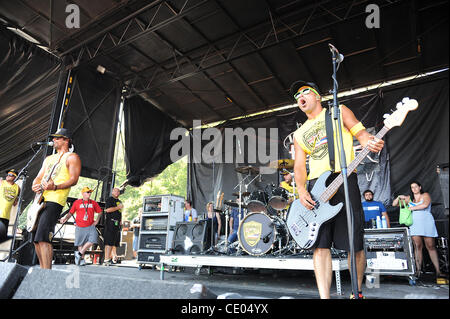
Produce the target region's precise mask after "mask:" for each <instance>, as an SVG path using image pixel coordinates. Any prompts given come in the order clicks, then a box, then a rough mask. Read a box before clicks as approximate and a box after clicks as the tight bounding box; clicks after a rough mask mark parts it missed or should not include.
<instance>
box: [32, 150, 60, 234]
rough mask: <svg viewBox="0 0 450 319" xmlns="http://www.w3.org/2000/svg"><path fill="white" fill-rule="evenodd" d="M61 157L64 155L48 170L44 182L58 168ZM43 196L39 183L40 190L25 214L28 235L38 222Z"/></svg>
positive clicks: (42, 205) (43, 205)
mask: <svg viewBox="0 0 450 319" xmlns="http://www.w3.org/2000/svg"><path fill="white" fill-rule="evenodd" d="M63 155H64V153H62V154H61V156H60V157H59V159H58V161H57V162H56V163H55V164H54V165H53V166H52V169H51V170H50V173H49V174H48V177H47V179H46V182H48V181H49V180H50V178H51V177H52V174H53V171H54V170H55V168H56V166H58V164H59V162H60V161H61V158H62V157H63ZM43 194H44V190H43V189H42V183H41V190H40V191H39V192H38V193H36V195H35V196H34V199H33V203H32V204H31V206H30V208H29V209H28V213H27V231H28V232H29V233H30V232H33V231H35V230H36V227H37V224H38V220H39V215H40V213H41V212H42V210H43V209H44V207H45V203H44V196H43Z"/></svg>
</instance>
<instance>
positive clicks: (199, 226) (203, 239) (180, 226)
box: [172, 220, 211, 255]
mask: <svg viewBox="0 0 450 319" xmlns="http://www.w3.org/2000/svg"><path fill="white" fill-rule="evenodd" d="M208 228H209V227H208V223H207V221H206V220H202V221H198V222H178V223H177V224H176V226H175V234H174V236H173V244H172V250H173V253H174V254H177V255H197V254H199V253H201V252H203V251H205V250H206V249H208V248H209V247H210V246H211V239H210V238H209V237H210V236H208V234H209V231H208Z"/></svg>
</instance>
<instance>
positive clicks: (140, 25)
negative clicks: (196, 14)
mask: <svg viewBox="0 0 450 319" xmlns="http://www.w3.org/2000/svg"><path fill="white" fill-rule="evenodd" d="M191 2H192V1H190V0H186V1H185V2H184V3H183V5H182V7H181V9H179V10H178V11H177V10H175V9H174V8H172V7H171V5H170V3H169V2H167V1H153V2H152V3H150V4H148V5H146V6H144V7H142V8H141V9H139V10H137V11H135V12H133V13H131V14H130V15H128V16H127V17H125V18H123V19H121V20H120V21H118V22H116V23H114V24H113V25H111V26H109V27H108V28H106V29H105V30H103V31H102V32H100V33H98V34H96V35H93V36H91V37H89V38H88V39H86V40H84V41H83V42H81V43H80V44H78V45H76V46H74V47H73V48H71V49H69V50H67V51H65V52H63V53H62V55H63V56H65V55H68V56H70V57H71V59H72V62H73V63H72V66H73V67H77V66H78V67H80V66H83V65H86V64H89V63H92V62H93V61H94V60H95V59H97V58H99V57H102V56H108V57H109V58H112V57H113V56H114V55H113V53H114V52H115V51H116V50H118V49H119V48H123V47H125V46H129V47H131V48H132V49H134V50H135V51H136V48H135V47H134V46H133V42H134V41H136V40H138V39H140V38H142V37H143V36H145V35H147V34H152V35H154V36H156V37H157V38H158V39H159V40H161V41H162V43H164V44H165V45H166V46H167V47H168V48H169V49H171V50H172V52H173V54H172V55H173V56H172V57H170V58H168V59H167V60H165V61H163V62H159V63H158V62H156V61H154V60H153V59H152V58H151V57H148V56H146V58H147V59H148V61H149V62H150V63H149V66H148V67H146V68H144V69H142V70H140V71H135V70H132V69H131V68H130V67H128V66H125V65H124V64H123V63H120V62H119V60H120V59H119V58H117V56H116V57H115V58H112V59H113V60H114V61H115V63H119V64H121V65H122V66H123V67H125V68H126V69H127V70H128V71H129V72H130V73H131V74H130V75H129V76H127V77H125V78H122V79H123V81H124V82H126V83H127V85H128V89H129V90H128V92H129V96H133V95H137V94H141V93H144V92H150V91H152V90H155V89H158V88H159V87H161V86H163V85H166V84H169V83H176V82H178V83H180V84H181V85H182V86H184V87H186V86H185V85H184V84H183V83H182V81H183V80H184V79H187V78H190V77H192V76H195V75H197V74H202V75H203V76H204V77H206V78H207V79H208V80H210V81H211V82H212V83H213V84H214V85H215V86H216V87H217V88H218V90H219V91H220V92H222V93H223V94H224V96H225V97H226V99H228V100H229V101H230V102H231V101H233V98H232V96H231V95H232V94H231V93H230V92H227V91H226V90H225V89H224V88H222V87H221V86H220V85H219V84H218V82H217V81H215V80H214V77H213V76H211V75H208V74H207V72H206V71H207V70H210V69H212V68H214V67H217V66H220V65H224V64H226V65H229V66H230V67H231V71H232V72H234V74H236V75H237V77H238V79H239V81H241V82H242V83H243V84H245V87H246V88H247V90H248V91H249V93H250V94H251V95H252V96H253V97H254V98H255V99H256V100H257V101H258V103H259V104H261V105H266V104H267V103H266V101H264V100H263V98H262V97H261V96H259V95H258V93H257V92H256V91H255V90H254V89H253V88H252V87H251V85H250V84H249V83H248V82H247V81H246V80H245V79H244V77H243V76H242V74H240V73H239V71H238V70H237V69H236V68H235V67H234V66H233V64H232V62H233V61H235V60H237V59H239V58H243V57H245V56H248V55H251V54H256V55H257V56H258V57H259V58H260V59H261V60H262V61H263V63H264V65H266V67H267V69H268V71H269V72H270V74H271V76H270V78H274V79H275V80H276V81H277V82H278V83H279V84H280V86H282V87H284V86H285V84H284V83H283V82H282V81H281V79H280V78H279V77H277V75H276V73H275V72H274V71H273V68H272V67H271V66H270V64H269V63H268V61H267V60H266V59H264V56H263V55H262V54H261V51H262V50H265V49H267V48H270V47H272V46H276V45H279V44H280V43H283V42H287V41H291V42H292V41H293V40H294V39H296V38H299V37H301V36H303V35H305V34H307V33H311V32H315V31H318V30H321V29H326V28H330V27H331V26H333V25H335V24H337V23H341V22H343V21H345V20H349V19H353V18H355V17H357V16H361V15H365V14H366V13H365V12H364V11H362V12H361V11H360V10H359V11H358V12H356V13H353V14H351V13H352V9H353V8H354V6H355V5H358V4H361V3H364V2H365V1H362V2H358V3H355V2H356V1H355V0H352V1H345V2H344V1H343V2H340V3H339V4H338V5H336V6H334V7H333V8H332V9H330V8H328V7H329V3H330V2H331V1H330V0H326V1H319V2H314V3H312V4H310V5H307V6H303V7H301V8H299V9H297V10H293V11H290V12H288V13H285V14H283V15H277V14H276V13H275V9H272V8H270V9H269V10H268V13H267V20H266V21H263V22H261V23H258V24H256V25H254V26H251V27H249V28H246V29H243V28H241V27H240V26H239V25H238V24H237V23H236V21H235V20H234V19H233V17H232V16H231V15H230V14H229V13H228V12H226V10H225V9H224V8H223V7H222V5H221V4H220V3H219V2H218V1H217V0H203V1H198V2H197V3H195V4H192V3H191ZM206 3H214V4H215V6H216V8H217V10H218V11H220V12H222V13H223V14H225V15H226V16H227V17H228V18H229V19H230V20H231V21H232V22H233V24H234V26H235V27H236V28H237V29H238V31H237V32H235V33H234V34H231V35H227V36H225V37H223V38H221V39H218V40H216V41H214V42H212V41H210V40H208V39H207V37H206V36H204V35H203V34H202V33H201V31H200V30H199V29H197V28H196V27H195V26H194V23H193V22H192V21H191V22H190V21H188V20H187V17H186V15H187V14H189V13H190V12H192V11H193V10H195V9H197V8H199V7H200V6H203V5H205V4H206ZM333 3H334V2H333ZM395 3H397V2H396V1H389V2H386V3H383V4H382V5H380V8H384V7H387V6H391V5H393V4H395ZM162 6H166V7H167V8H169V9H170V11H171V12H172V13H173V15H172V16H171V17H169V18H166V19H163V20H161V19H160V18H159V17H160V15H161V14H160V9H161V8H162ZM150 10H152V15H151V17H150V18H149V20H148V21H143V19H142V18H140V17H137V16H138V15H139V14H142V13H144V12H148V11H150ZM353 11H354V10H353ZM337 12H345V15H343V16H339V15H338V14H337ZM341 15H342V13H341ZM323 18H327V19H328V20H329V23H326V24H321V25H320V26H319V27H316V28H311V27H310V24H311V22H312V21H314V20H315V19H323ZM287 20H289V21H291V22H290V23H288V22H286V21H287ZM155 21H160V22H158V23H155ZM175 21H184V22H185V23H188V24H190V26H191V27H192V28H193V30H194V31H195V32H196V33H197V34H199V35H200V36H201V37H202V38H203V39H204V40H205V43H206V44H205V45H202V46H201V47H198V48H195V49H192V50H190V51H188V52H181V50H180V49H179V48H176V47H175V46H174V45H173V44H172V43H170V42H169V41H168V40H167V39H164V37H162V36H161V35H160V34H158V30H160V29H161V28H163V27H165V26H167V25H169V24H170V23H173V22H175ZM292 21H295V22H292ZM118 29H121V30H123V31H121V32H120V33H118ZM130 30H134V31H133V32H130ZM136 30H137V31H136ZM255 34H257V35H255ZM330 39H332V37H328V38H326V39H323V41H327V40H330ZM323 41H322V40H320V41H316V42H314V43H310V44H306V45H303V46H301V47H299V48H296V49H297V51H299V50H301V49H303V48H306V47H308V46H311V45H314V44H317V43H320V42H323ZM292 43H293V42H292ZM138 53H140V54H142V55H145V54H144V53H143V52H138ZM217 57H219V59H216V60H215V61H214V62H212V58H217ZM299 57H300V59H301V56H300V55H299ZM187 66H189V67H187ZM186 70H189V71H186ZM309 72H310V71H309ZM310 73H311V72H310ZM193 94H194V96H196V97H197V98H199V99H200V100H201V98H200V96H199V95H198V94H197V95H196V94H195V93H193ZM203 102H204V103H205V104H206V105H207V107H208V108H210V109H211V110H213V108H212V107H211V106H210V105H208V104H207V103H206V102H205V101H203ZM237 107H238V108H239V109H240V111H241V112H245V111H246V110H245V109H244V108H243V107H242V106H239V105H237ZM214 112H215V113H216V115H217V116H220V113H218V112H217V111H214Z"/></svg>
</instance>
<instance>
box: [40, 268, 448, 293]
mask: <svg viewBox="0 0 450 319" xmlns="http://www.w3.org/2000/svg"><path fill="white" fill-rule="evenodd" d="M35 267H36V266H35ZM73 267H74V265H54V266H53V270H54V271H67V270H70V269H73ZM79 270H80V273H81V274H83V273H86V274H93V275H98V276H107V277H108V278H110V280H111V281H114V278H122V279H123V278H127V279H129V280H131V281H133V280H138V281H142V280H144V281H145V280H148V281H155V280H160V270H159V267H157V266H154V267H152V268H150V267H148V268H144V269H139V265H138V264H137V263H136V261H135V260H133V261H123V262H122V264H118V265H115V266H109V267H105V266H99V265H89V264H88V265H87V266H84V267H79ZM195 270H196V269H195V268H184V269H181V271H180V270H179V269H176V270H174V269H171V271H169V270H167V269H166V270H165V273H164V282H167V283H170V282H176V283H186V284H192V285H194V284H203V285H204V286H206V287H207V288H208V289H209V290H210V291H211V292H213V293H214V294H216V295H222V294H229V293H235V294H238V295H240V296H242V298H249V297H252V298H270V299H278V298H281V297H288V298H294V299H318V297H319V295H318V292H317V289H316V283H315V278H314V273H313V271H312V270H279V271H274V270H269V269H258V270H256V269H255V270H252V269H245V270H243V269H233V268H218V267H215V268H214V269H213V272H212V274H209V273H208V271H207V269H202V271H200V273H199V274H198V273H197V272H196V271H195ZM341 285H342V295H338V294H337V293H336V283H335V280H334V278H333V283H332V287H331V298H332V299H348V297H349V294H350V292H351V283H350V275H349V272H348V271H341ZM363 292H364V295H365V296H366V298H367V299H449V290H448V285H437V284H436V283H435V281H434V275H433V274H425V275H424V276H423V277H421V279H420V280H418V281H417V282H416V285H415V286H413V285H410V283H409V280H408V277H407V276H386V275H383V276H381V277H380V281H379V285H378V287H372V288H368V287H367V286H366V285H364V288H363ZM108 298H114V296H111V295H110V296H109V297H108Z"/></svg>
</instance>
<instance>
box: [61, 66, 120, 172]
mask: <svg viewBox="0 0 450 319" xmlns="http://www.w3.org/2000/svg"><path fill="white" fill-rule="evenodd" d="M71 75H72V76H73V85H72V89H71V90H72V92H71V94H70V95H69V96H70V98H69V103H68V107H67V110H66V111H65V112H64V116H63V118H62V124H63V126H64V127H66V128H68V129H70V130H71V132H72V134H73V144H74V146H75V149H74V152H76V153H77V154H78V155H79V156H80V159H81V163H82V171H81V176H84V177H89V178H92V179H98V180H108V177H109V176H110V175H111V171H112V169H113V156H114V149H115V142H116V140H115V136H116V130H117V125H116V123H117V117H118V114H119V110H120V94H121V86H120V82H118V81H116V80H114V79H113V78H111V77H109V76H108V75H106V74H101V73H99V72H97V71H96V70H94V69H91V68H84V69H82V70H78V71H76V72H75V73H73V74H71Z"/></svg>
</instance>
